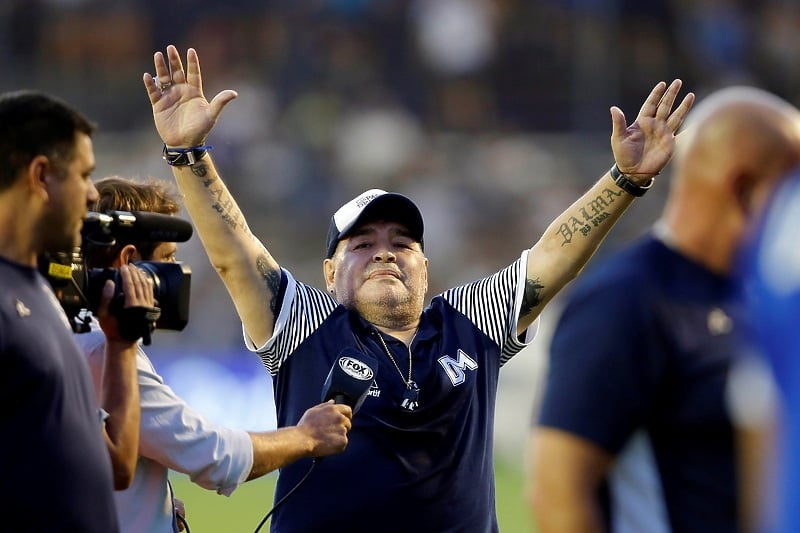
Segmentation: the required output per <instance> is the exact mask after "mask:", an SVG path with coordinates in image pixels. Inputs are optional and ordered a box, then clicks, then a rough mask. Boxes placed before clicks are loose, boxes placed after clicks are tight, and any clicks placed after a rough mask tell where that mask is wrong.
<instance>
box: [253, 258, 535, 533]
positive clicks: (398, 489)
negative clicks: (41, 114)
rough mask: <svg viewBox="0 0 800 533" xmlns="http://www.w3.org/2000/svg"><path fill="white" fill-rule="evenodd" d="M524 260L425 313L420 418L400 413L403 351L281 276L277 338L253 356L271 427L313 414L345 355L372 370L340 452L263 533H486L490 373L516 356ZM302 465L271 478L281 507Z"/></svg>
mask: <svg viewBox="0 0 800 533" xmlns="http://www.w3.org/2000/svg"><path fill="white" fill-rule="evenodd" d="M526 258H527V251H526V252H525V253H523V255H522V257H521V258H520V259H518V260H517V261H515V262H514V263H513V264H512V265H510V266H509V267H507V268H505V269H503V270H501V271H500V272H498V273H496V274H494V275H493V276H490V277H488V278H486V279H483V280H480V281H476V282H473V283H470V284H467V285H464V286H461V287H458V288H455V289H451V290H449V291H447V292H445V293H443V294H441V295H439V296H437V297H435V298H433V300H432V301H431V303H430V305H429V306H428V307H427V308H426V309H425V310H424V311H423V313H422V317H421V320H420V327H419V331H418V333H417V335H416V337H415V338H414V341H413V343H412V345H411V346H410V351H411V354H412V357H413V369H412V379H413V381H415V382H416V383H417V384H418V386H419V389H420V392H419V407H418V408H417V409H416V410H414V411H407V410H404V409H402V408H401V406H400V404H401V401H402V396H403V392H404V391H405V390H406V385H405V382H404V377H405V378H407V374H406V373H407V372H408V364H409V356H408V352H409V350H408V348H407V347H406V346H405V344H403V343H402V342H400V341H399V340H397V339H394V338H392V337H390V336H384V340H385V342H386V344H387V348H388V349H389V350H390V351H391V352H392V356H393V357H394V359H395V361H396V363H397V367H399V369H400V370H402V372H403V374H404V376H401V375H400V372H399V371H398V368H397V367H395V365H394V364H393V363H392V361H391V360H390V358H389V356H388V355H387V354H386V352H385V348H384V346H383V345H382V343H381V341H380V339H379V338H378V335H380V334H379V333H378V331H377V330H376V329H375V328H374V327H373V326H372V325H370V324H369V323H367V322H366V321H364V320H363V319H362V318H361V317H360V316H359V315H358V314H357V313H354V312H352V311H349V310H347V309H345V308H344V307H342V306H341V305H338V303H337V302H336V301H335V300H334V299H333V298H331V297H330V295H328V294H327V293H325V292H323V291H320V290H319V289H316V288H314V287H311V286H308V285H305V284H302V283H300V282H298V281H296V280H295V279H294V278H293V277H292V276H291V274H289V273H288V272H286V271H283V277H284V283H283V289H282V291H281V297H282V305H281V309H280V313H279V314H278V316H277V319H276V324H275V332H274V335H273V337H272V338H271V339H270V340H269V341H268V342H267V344H266V345H265V346H264V347H263V348H262V349H260V350H259V354H260V355H261V357H262V360H263V362H264V364H265V365H266V367H267V368H268V369H269V370H270V371H271V373H272V374H273V378H274V390H275V403H276V406H277V420H278V426H279V427H282V426H289V425H294V424H296V423H297V422H298V421H299V420H300V417H301V416H302V415H303V413H304V412H305V411H306V409H308V408H310V407H312V406H314V405H316V404H318V403H319V402H320V401H321V395H322V390H323V385H324V383H325V379H326V377H327V375H328V373H329V371H330V369H331V367H332V365H333V364H334V362H335V361H336V360H337V356H338V354H339V353H340V352H342V350H344V349H345V348H348V349H355V350H358V352H359V353H361V354H363V356H364V361H365V362H367V363H368V364H370V365H371V366H374V367H375V369H376V372H375V378H374V382H373V384H372V387H371V388H370V391H369V393H368V396H367V397H366V399H365V401H364V403H363V404H362V406H361V408H360V410H359V411H358V412H357V413H356V415H355V416H354V418H353V428H352V430H351V432H350V434H349V444H348V447H347V449H346V450H345V451H344V452H343V453H341V454H338V455H334V456H330V457H326V458H325V459H324V460H322V461H319V462H318V463H317V464H316V465H315V467H314V470H313V471H312V472H311V474H310V475H309V477H308V478H307V479H306V480H305V481H304V482H303V483H302V484H301V485H300V487H299V488H298V489H297V491H296V492H295V493H294V494H292V495H291V496H290V497H289V498H288V499H287V500H286V501H285V502H284V503H282V504H281V505H280V506H279V507H278V508H277V509H276V511H275V514H274V515H273V518H272V523H271V530H272V531H273V532H276V531H279V532H306V531H347V532H350V533H358V532H370V533H374V532H375V531H381V532H382V533H392V532H398V533H399V532H418V533H424V532H437V533H441V532H445V531H452V532H457V531H459V532H469V533H476V532H494V531H497V519H496V513H495V499H494V496H495V493H494V470H493V454H492V451H493V447H492V440H493V434H494V408H495V398H496V393H497V381H498V376H499V371H500V367H501V366H502V365H503V364H504V363H505V362H506V361H507V360H508V359H509V358H511V357H512V356H513V355H514V354H516V353H517V352H519V351H520V350H521V349H522V348H523V347H524V346H525V344H524V343H523V342H521V341H520V340H519V339H518V338H517V335H516V328H517V320H518V315H519V309H520V305H521V302H522V295H523V289H524V281H525V267H526ZM310 467H311V460H310V459H309V460H301V461H297V462H295V463H293V464H290V465H288V466H286V467H284V468H282V469H281V471H280V475H279V478H278V484H277V488H276V493H275V500H276V501H278V500H280V499H281V498H282V497H283V496H285V495H286V494H287V493H288V492H289V491H290V490H292V489H293V488H294V487H295V486H296V485H297V484H298V483H299V482H300V480H301V479H302V478H303V477H304V476H305V475H306V473H307V472H308V470H309V468H310Z"/></svg>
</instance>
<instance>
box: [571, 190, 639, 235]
mask: <svg viewBox="0 0 800 533" xmlns="http://www.w3.org/2000/svg"><path fill="white" fill-rule="evenodd" d="M622 194H623V193H622V191H620V192H617V191H613V190H611V189H608V188H606V189H604V190H603V194H602V195H600V196H598V197H597V198H595V199H594V200H592V201H591V202H589V203H588V204H586V205H585V206H583V207H581V208H580V215H579V216H571V217H569V218H568V219H567V221H566V222H564V223H563V224H561V226H559V228H558V232H559V233H561V236H562V237H563V238H564V240H563V242H562V243H561V246H564V245H566V244H570V243H571V242H572V239H573V237H575V236H576V235H577V234H578V233H580V234H581V235H583V236H584V237H585V236H587V235H588V234H589V232H591V231H592V228H596V227H598V226H600V224H602V223H603V222H604V221H605V220H606V219H607V218H609V217H610V216H611V213H609V212H608V211H607V210H606V209H607V208H608V207H609V206H610V205H611V204H613V203H614V201H615V200H616V199H617V198H619V197H620V196H622Z"/></svg>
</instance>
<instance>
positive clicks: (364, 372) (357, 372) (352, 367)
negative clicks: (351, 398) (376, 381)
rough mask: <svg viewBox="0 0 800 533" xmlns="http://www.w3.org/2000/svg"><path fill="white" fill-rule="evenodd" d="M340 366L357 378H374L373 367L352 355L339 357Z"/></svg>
mask: <svg viewBox="0 0 800 533" xmlns="http://www.w3.org/2000/svg"><path fill="white" fill-rule="evenodd" d="M339 368H341V369H342V370H344V372H345V373H346V374H347V375H348V376H350V377H352V378H355V379H359V380H362V381H368V380H371V379H372V369H371V368H370V367H368V366H367V365H366V364H364V363H362V362H361V361H359V360H358V359H354V358H352V357H341V358H339Z"/></svg>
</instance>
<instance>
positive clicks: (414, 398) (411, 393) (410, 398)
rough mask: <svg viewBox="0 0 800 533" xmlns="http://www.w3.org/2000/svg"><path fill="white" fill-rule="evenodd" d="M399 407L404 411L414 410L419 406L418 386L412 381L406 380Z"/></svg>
mask: <svg viewBox="0 0 800 533" xmlns="http://www.w3.org/2000/svg"><path fill="white" fill-rule="evenodd" d="M400 407H402V408H403V409H405V410H406V411H414V410H415V409H416V408H417V407H419V387H418V386H417V384H416V383H415V382H413V381H409V382H408V386H407V388H406V391H405V392H404V393H403V401H402V402H401V403H400Z"/></svg>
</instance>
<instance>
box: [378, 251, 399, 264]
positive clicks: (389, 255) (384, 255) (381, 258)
mask: <svg viewBox="0 0 800 533" xmlns="http://www.w3.org/2000/svg"><path fill="white" fill-rule="evenodd" d="M373 261H374V262H376V263H394V262H396V261H397V256H396V255H394V252H391V251H389V250H387V249H383V250H379V251H376V252H375V257H373Z"/></svg>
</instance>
